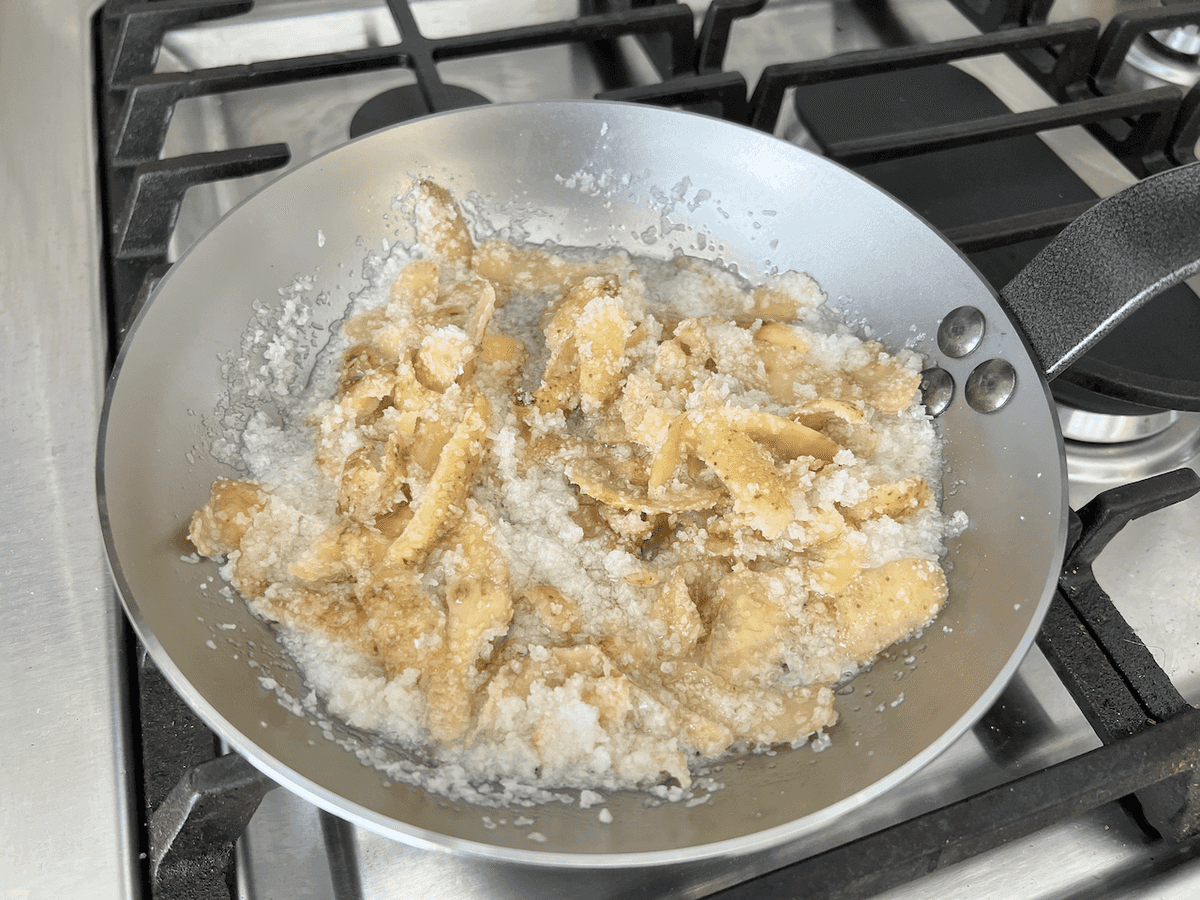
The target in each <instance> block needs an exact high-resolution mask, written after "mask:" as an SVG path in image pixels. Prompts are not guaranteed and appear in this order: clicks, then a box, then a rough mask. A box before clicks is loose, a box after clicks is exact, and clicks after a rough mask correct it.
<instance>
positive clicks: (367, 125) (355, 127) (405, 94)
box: [350, 84, 491, 138]
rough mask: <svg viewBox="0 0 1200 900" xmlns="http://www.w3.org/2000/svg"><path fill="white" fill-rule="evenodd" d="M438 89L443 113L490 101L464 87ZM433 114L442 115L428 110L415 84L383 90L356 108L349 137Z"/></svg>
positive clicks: (447, 86)
mask: <svg viewBox="0 0 1200 900" xmlns="http://www.w3.org/2000/svg"><path fill="white" fill-rule="evenodd" d="M441 89H442V90H443V91H444V92H445V94H446V98H447V100H448V101H449V105H447V106H446V107H445V109H447V110H448V109H461V108H463V107H467V106H482V105H483V104H485V103H490V102H491V101H490V100H488V98H487V97H485V96H483V94H477V93H476V92H475V91H472V90H468V89H467V88H464V87H456V86H455V85H452V84H447V85H443V86H442V88H441ZM435 111H436V112H442V111H443V110H433V109H430V107H429V104H428V103H427V102H426V101H425V95H424V94H423V93H422V92H421V88H420V87H419V86H418V85H415V84H408V85H405V86H404V87H398V88H394V89H392V90H390V91H384V92H383V93H382V94H379V95H377V96H375V97H372V98H371V99H370V100H368V101H367V102H366V103H364V104H363V105H362V106H361V107H359V110H358V112H356V113H355V114H354V118H353V119H351V120H350V137H352V138H356V137H361V136H362V135H364V134H370V133H371V132H372V131H378V130H379V129H380V128H387V127H388V126H389V125H398V124H399V123H401V122H407V121H408V120H409V119H418V118H420V117H421V116H427V115H429V114H430V113H432V112H435Z"/></svg>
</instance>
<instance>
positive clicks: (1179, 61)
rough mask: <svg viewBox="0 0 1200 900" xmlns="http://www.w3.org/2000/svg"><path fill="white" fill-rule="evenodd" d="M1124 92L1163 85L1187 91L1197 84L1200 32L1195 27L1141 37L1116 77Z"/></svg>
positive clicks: (1190, 26)
mask: <svg viewBox="0 0 1200 900" xmlns="http://www.w3.org/2000/svg"><path fill="white" fill-rule="evenodd" d="M1117 81H1118V84H1120V86H1121V87H1123V88H1125V89H1126V90H1147V89H1148V88H1152V87H1159V86H1161V85H1164V84H1174V85H1178V86H1179V87H1182V88H1184V89H1185V90H1186V89H1187V88H1190V87H1191V86H1192V85H1194V84H1196V82H1197V81H1200V31H1198V29H1197V27H1196V26H1195V25H1188V26H1184V27H1182V28H1174V29H1164V30H1162V31H1152V32H1150V33H1149V34H1146V35H1140V36H1139V37H1138V38H1137V39H1136V40H1135V41H1134V42H1133V46H1131V47H1130V48H1129V53H1128V54H1127V55H1126V57H1125V62H1124V63H1123V64H1122V66H1121V70H1120V72H1119V73H1118V76H1117Z"/></svg>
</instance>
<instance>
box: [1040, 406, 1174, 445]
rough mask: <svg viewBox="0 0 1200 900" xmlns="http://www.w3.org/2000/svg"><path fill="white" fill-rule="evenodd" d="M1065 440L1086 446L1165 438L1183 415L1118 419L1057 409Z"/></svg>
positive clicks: (1171, 413)
mask: <svg viewBox="0 0 1200 900" xmlns="http://www.w3.org/2000/svg"><path fill="white" fill-rule="evenodd" d="M1057 409H1058V421H1059V423H1060V424H1061V425H1062V433H1063V437H1064V438H1066V439H1067V440H1069V441H1079V442H1081V443H1085V444H1124V443H1128V442H1129V441H1140V440H1144V439H1145V438H1149V437H1154V435H1156V434H1161V433H1162V432H1164V431H1166V430H1167V429H1168V428H1170V427H1171V426H1172V425H1174V424H1175V423H1176V422H1178V421H1179V413H1177V412H1174V411H1173V410H1159V411H1157V412H1152V413H1150V414H1149V415H1144V416H1117V415H1111V414H1108V413H1097V412H1090V411H1088V410H1085V409H1075V408H1074V407H1071V406H1066V405H1064V404H1062V403H1060V404H1058V405H1057Z"/></svg>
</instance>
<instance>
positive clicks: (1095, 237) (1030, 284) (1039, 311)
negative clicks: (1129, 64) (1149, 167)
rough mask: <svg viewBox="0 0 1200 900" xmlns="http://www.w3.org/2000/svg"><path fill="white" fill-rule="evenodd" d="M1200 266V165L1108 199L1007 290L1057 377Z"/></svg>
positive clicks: (1038, 353) (1006, 297) (1008, 301)
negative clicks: (1157, 295) (1111, 332)
mask: <svg viewBox="0 0 1200 900" xmlns="http://www.w3.org/2000/svg"><path fill="white" fill-rule="evenodd" d="M1198 271H1200V163H1192V164H1190V165H1186V166H1180V167H1179V168H1177V169H1171V170H1170V171H1167V172H1163V173H1161V174H1158V175H1152V176H1151V177H1149V178H1147V179H1145V180H1144V181H1141V182H1139V183H1138V184H1135V185H1132V186H1131V187H1128V188H1126V189H1125V190H1123V191H1120V192H1119V193H1116V194H1114V195H1112V196H1111V197H1108V198H1107V199H1105V200H1102V201H1100V202H1099V203H1097V204H1096V205H1095V206H1093V207H1092V208H1091V209H1089V210H1088V211H1087V212H1085V213H1084V214H1083V215H1081V216H1080V217H1079V218H1078V219H1076V220H1075V221H1074V222H1072V223H1071V224H1070V225H1068V226H1067V227H1066V228H1065V229H1063V231H1062V232H1061V233H1060V234H1059V235H1058V237H1056V238H1055V239H1054V241H1053V242H1051V243H1050V244H1049V245H1048V246H1047V247H1046V248H1045V249H1043V250H1042V252H1041V253H1039V254H1038V255H1037V256H1036V257H1034V258H1033V260H1032V261H1031V262H1030V263H1029V265H1027V266H1026V267H1025V268H1024V269H1022V270H1021V271H1020V272H1018V273H1017V275H1016V277H1015V278H1013V280H1012V281H1010V282H1009V283H1008V285H1007V286H1006V287H1005V288H1004V290H1003V291H1001V292H1000V296H1001V299H1002V300H1003V301H1004V304H1005V306H1007V307H1008V310H1009V312H1011V313H1012V315H1013V317H1014V318H1015V319H1016V320H1017V321H1018V322H1019V323H1020V324H1021V327H1022V328H1023V329H1024V331H1025V335H1026V337H1027V338H1028V340H1029V343H1030V345H1031V346H1032V347H1033V352H1034V355H1035V357H1036V358H1037V360H1038V362H1039V363H1040V365H1041V367H1042V371H1043V372H1045V373H1046V377H1047V378H1054V377H1055V376H1056V375H1058V374H1059V373H1061V372H1062V371H1063V370H1064V369H1066V368H1067V366H1069V365H1070V364H1071V363H1072V362H1074V361H1075V360H1076V359H1078V358H1079V357H1080V356H1082V355H1083V354H1084V353H1086V352H1087V351H1088V350H1089V349H1090V348H1091V347H1092V346H1093V345H1094V344H1095V343H1096V342H1097V341H1099V340H1100V338H1102V337H1104V335H1106V334H1107V333H1108V332H1109V331H1111V330H1112V329H1113V328H1114V327H1115V326H1116V325H1118V324H1119V323H1120V322H1121V321H1122V320H1124V319H1125V318H1126V317H1127V316H1129V315H1130V314H1131V313H1132V312H1133V311H1134V310H1136V309H1137V308H1138V307H1139V306H1141V305H1142V304H1143V303H1145V302H1146V301H1147V300H1149V299H1150V298H1151V297H1153V296H1154V295H1155V294H1158V293H1159V292H1160V291H1163V290H1166V289H1167V288H1169V287H1170V286H1171V285H1173V284H1177V283H1178V282H1180V281H1182V280H1183V279H1185V278H1188V277H1190V276H1192V275H1194V274H1196V273H1197V272H1198Z"/></svg>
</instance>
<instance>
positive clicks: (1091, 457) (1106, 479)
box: [1059, 405, 1200, 484]
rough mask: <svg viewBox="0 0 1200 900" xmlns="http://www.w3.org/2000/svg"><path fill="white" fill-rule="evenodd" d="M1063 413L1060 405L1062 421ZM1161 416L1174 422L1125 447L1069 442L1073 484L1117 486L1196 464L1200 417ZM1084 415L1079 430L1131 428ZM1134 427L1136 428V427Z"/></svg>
mask: <svg viewBox="0 0 1200 900" xmlns="http://www.w3.org/2000/svg"><path fill="white" fill-rule="evenodd" d="M1063 411H1064V407H1062V406H1061V405H1060V406H1059V416H1060V419H1062V418H1063ZM1069 412H1070V413H1076V412H1078V411H1074V410H1069ZM1159 414H1160V415H1164V416H1168V417H1171V421H1169V422H1167V424H1166V426H1165V427H1163V428H1161V430H1158V431H1157V432H1155V433H1152V434H1151V435H1150V436H1149V437H1143V438H1141V439H1126V440H1125V441H1124V442H1123V443H1111V442H1109V443H1103V442H1097V441H1096V439H1095V438H1092V439H1091V440H1088V439H1087V438H1084V439H1071V438H1068V439H1067V440H1066V442H1065V446H1066V454H1067V471H1068V472H1069V473H1070V476H1071V481H1072V483H1075V482H1079V483H1083V484H1116V483H1120V482H1126V481H1134V480H1137V479H1140V478H1149V477H1151V476H1153V475H1161V474H1162V473H1163V472H1170V471H1172V470H1173V469H1177V468H1179V467H1181V466H1185V465H1187V464H1189V463H1190V462H1192V461H1193V460H1195V459H1196V457H1197V456H1198V455H1200V414H1197V413H1177V412H1165V411H1162V410H1160V411H1159ZM1082 415H1083V416H1084V417H1086V418H1084V419H1080V420H1079V422H1078V423H1076V424H1077V425H1078V427H1080V428H1085V427H1086V425H1085V423H1090V425H1091V427H1094V428H1095V430H1096V431H1097V432H1104V431H1106V430H1109V431H1115V430H1119V429H1120V428H1122V427H1126V428H1128V427H1129V426H1130V423H1129V422H1115V423H1113V422H1101V421H1100V420H1101V419H1104V418H1106V417H1103V416H1101V415H1099V414H1094V413H1083V414H1082ZM1107 418H1109V419H1113V418H1116V419H1121V418H1127V417H1107ZM1133 424H1134V426H1135V427H1136V423H1133ZM1066 430H1067V421H1066V420H1064V421H1063V432H1064V435H1065V434H1066ZM1109 440H1110V441H1111V440H1112V439H1111V438H1110V439H1109Z"/></svg>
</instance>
